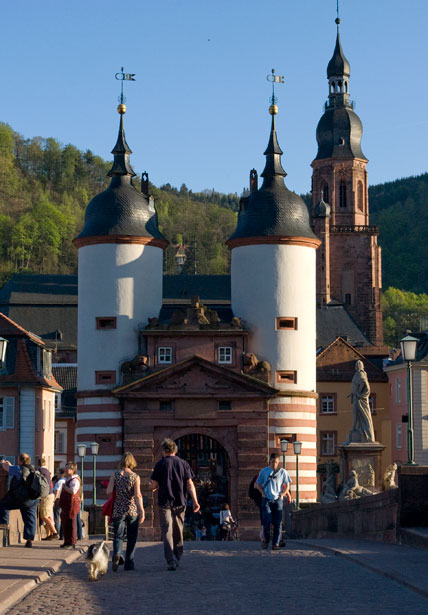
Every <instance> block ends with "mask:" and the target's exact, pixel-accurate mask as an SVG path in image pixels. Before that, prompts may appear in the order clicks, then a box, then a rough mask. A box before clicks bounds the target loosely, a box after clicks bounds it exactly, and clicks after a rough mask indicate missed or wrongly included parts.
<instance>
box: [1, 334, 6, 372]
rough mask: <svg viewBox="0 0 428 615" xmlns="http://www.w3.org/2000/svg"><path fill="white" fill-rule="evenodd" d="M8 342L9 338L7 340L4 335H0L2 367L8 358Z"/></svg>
mask: <svg viewBox="0 0 428 615" xmlns="http://www.w3.org/2000/svg"><path fill="white" fill-rule="evenodd" d="M7 344H8V340H5V339H4V337H0V367H3V363H4V360H5V358H6V348H7Z"/></svg>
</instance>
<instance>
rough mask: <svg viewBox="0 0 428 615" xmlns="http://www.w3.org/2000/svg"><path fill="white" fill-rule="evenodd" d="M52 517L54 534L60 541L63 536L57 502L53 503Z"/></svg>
mask: <svg viewBox="0 0 428 615" xmlns="http://www.w3.org/2000/svg"><path fill="white" fill-rule="evenodd" d="M53 516H54V523H55V529H56V533H57V534H58V536H59V537H60V538H61V539H62V538H63V534H62V527H61V509H60V507H59V506H58V504H57V502H55V504H54V509H53Z"/></svg>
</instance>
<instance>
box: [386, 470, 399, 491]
mask: <svg viewBox="0 0 428 615" xmlns="http://www.w3.org/2000/svg"><path fill="white" fill-rule="evenodd" d="M396 471H397V464H396V463H391V464H390V465H389V466H388V467H387V468H386V470H385V474H384V475H383V488H384V490H385V491H387V490H388V489H397V487H398V485H397V484H396V482H395V473H396Z"/></svg>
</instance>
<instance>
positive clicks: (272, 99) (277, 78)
mask: <svg viewBox="0 0 428 615" xmlns="http://www.w3.org/2000/svg"><path fill="white" fill-rule="evenodd" d="M266 79H267V80H268V81H270V83H271V84H272V96H271V97H270V102H271V103H272V104H273V105H276V103H277V102H278V99H277V97H276V96H275V83H284V77H283V76H282V75H275V69H274V68H273V69H272V73H271V74H270V75H268V76H267V77H266Z"/></svg>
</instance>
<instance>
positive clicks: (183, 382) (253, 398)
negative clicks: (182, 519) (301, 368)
mask: <svg viewBox="0 0 428 615" xmlns="http://www.w3.org/2000/svg"><path fill="white" fill-rule="evenodd" d="M274 393H276V391H275V389H273V388H272V387H270V386H269V385H268V384H266V383H265V382H261V381H260V382H259V381H257V380H256V379H255V378H251V377H249V376H247V375H246V374H242V373H236V372H233V371H232V370H230V369H227V368H224V367H222V366H219V365H215V364H213V363H212V362H210V361H207V360H206V359H203V358H202V357H196V356H194V357H191V358H189V359H188V360H186V361H182V362H181V363H180V364H177V365H173V366H171V367H169V368H167V369H164V370H162V371H158V372H155V373H153V374H150V375H149V376H147V377H145V378H141V379H140V380H137V381H135V382H132V383H130V384H129V385H125V386H124V387H121V388H119V389H117V390H116V391H115V395H116V396H117V397H118V398H119V399H120V400H121V404H122V408H123V412H122V417H123V423H122V425H123V441H122V446H123V448H124V450H130V451H131V452H132V453H133V454H134V455H135V457H136V459H137V463H138V471H139V473H140V475H141V479H142V481H141V484H142V491H143V497H144V502H145V509H146V522H145V523H144V526H143V528H142V533H143V537H144V538H145V539H147V540H152V539H156V538H158V537H159V527H158V520H157V498H156V496H154V495H153V493H152V492H151V489H150V476H151V473H152V469H153V467H154V465H155V464H156V462H157V461H158V460H159V459H160V457H161V444H162V441H163V439H164V438H166V437H168V438H172V439H173V440H175V441H176V442H177V444H178V446H179V450H180V454H181V455H182V456H183V457H185V458H186V460H187V461H189V463H190V465H191V466H192V468H193V471H194V472H195V475H196V476H197V482H199V486H198V489H199V490H200V491H201V492H202V493H203V497H202V498H201V499H202V500H204V501H202V502H201V503H202V506H203V507H207V506H210V505H211V506H213V500H214V501H215V499H216V497H212V496H216V494H218V495H217V499H218V501H219V502H220V501H225V498H226V499H227V501H228V502H229V504H230V507H231V510H232V514H233V516H234V517H235V518H237V519H238V520H239V525H240V535H241V537H242V538H244V539H245V538H249V539H256V538H257V536H258V529H259V515H258V511H257V509H256V508H255V506H254V505H253V503H252V502H251V500H249V498H248V486H249V484H250V482H251V479H252V478H253V476H254V474H255V473H256V472H258V471H259V470H260V468H261V467H263V466H264V465H265V464H266V460H267V455H268V452H269V429H270V428H269V420H268V400H269V399H270V398H271V397H272V396H273V394H274ZM225 399H227V404H226V403H225V402H224V400H225ZM201 483H203V484H201ZM210 483H212V484H210Z"/></svg>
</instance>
